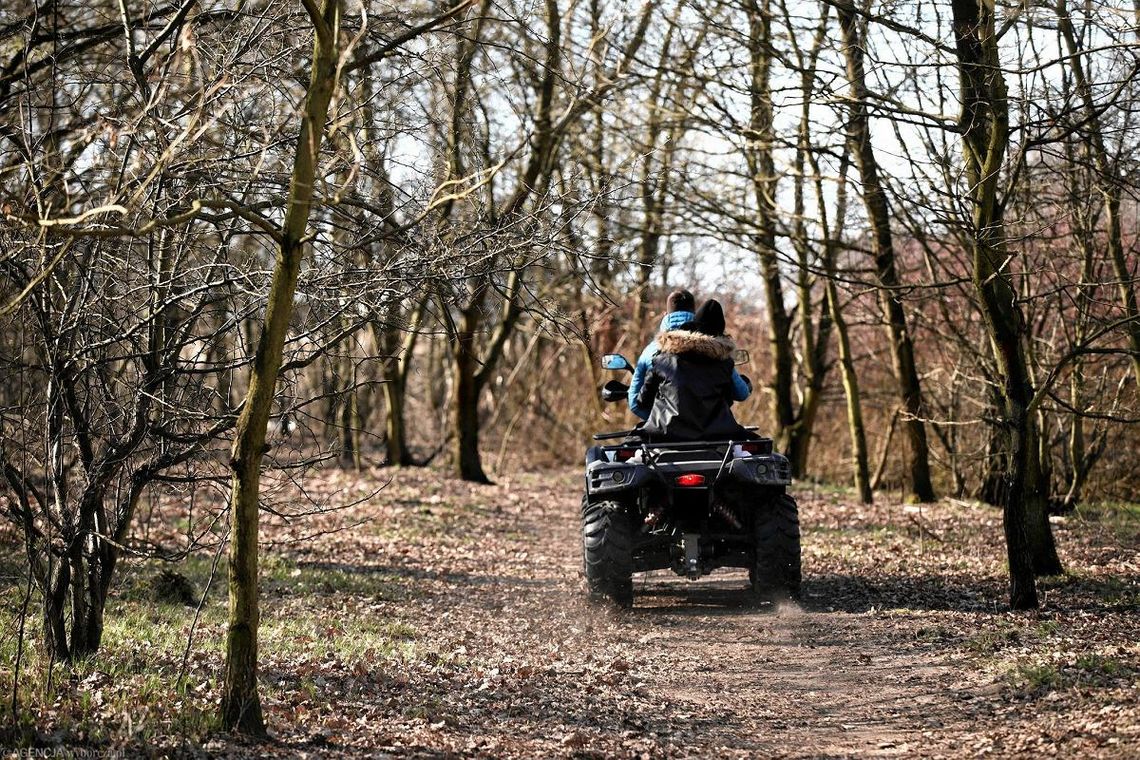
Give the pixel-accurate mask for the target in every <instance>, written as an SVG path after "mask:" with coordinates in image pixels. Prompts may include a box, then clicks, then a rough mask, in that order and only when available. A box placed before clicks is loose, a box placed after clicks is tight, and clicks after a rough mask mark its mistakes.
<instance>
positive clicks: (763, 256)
mask: <svg viewBox="0 0 1140 760" xmlns="http://www.w3.org/2000/svg"><path fill="white" fill-rule="evenodd" d="M747 8H748V53H749V59H750V60H749V77H750V85H749V98H750V103H749V121H748V133H747V135H746V137H747V139H748V147H747V149H746V151H745V155H746V158H747V161H748V170H749V173H750V174H751V176H752V190H753V193H754V195H755V197H756V207H757V219H756V226H757V233H756V235H755V236H754V241H755V247H756V255H757V257H758V258H759V261H760V274H761V276H762V277H763V279H764V295H765V306H766V308H767V315H768V344H769V348H770V351H771V357H770V360H771V362H772V381H771V391H772V396H771V398H772V401H771V403H772V423H773V424H774V426H775V428H776V429H775V435H774V437H775V442H776V446H777V448H779V449H780V450H781V451H785V452H787V451H788V450H789V449H790V447H791V439H792V428H793V426H794V425H795V424H796V419H795V412H794V408H793V405H792V367H793V365H792V343H791V318H790V317H789V316H788V310H787V307H786V306H785V305H784V288H783V283H782V281H781V279H780V264H779V254H778V252H777V250H776V184H777V183H776V165H775V161H774V159H773V157H772V150H773V142H774V139H775V129H774V126H773V115H772V86H771V75H772V74H771V71H772V40H771V35H772V13H771V7H770V3H769V0H759V2H757V1H756V0H749V3H748V6H747Z"/></svg>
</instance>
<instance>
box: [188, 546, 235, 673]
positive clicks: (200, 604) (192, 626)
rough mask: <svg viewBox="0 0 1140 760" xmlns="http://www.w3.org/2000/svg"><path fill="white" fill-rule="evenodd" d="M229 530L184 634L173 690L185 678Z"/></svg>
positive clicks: (215, 553) (217, 552) (219, 548)
mask: <svg viewBox="0 0 1140 760" xmlns="http://www.w3.org/2000/svg"><path fill="white" fill-rule="evenodd" d="M229 535H230V532H229V530H228V529H227V530H226V535H225V536H223V537H222V540H221V541H219V542H218V550H217V551H216V552H214V562H213V564H212V565H211V566H210V577H209V578H207V579H206V588H204V589H202V598H201V599H199V600H198V608H197V609H195V610H194V622H192V623H191V624H190V633H189V634H188V635H187V636H186V651H184V652H183V653H182V666H181V667H180V668H179V669H178V678H177V679H176V680H175V681H174V688H175V690H178V689H181V688H182V684H183V682H184V681H185V680H186V669H187V666H188V665H189V662H190V647H191V646H192V645H193V644H194V631H196V630H197V628H198V619H199V618H200V617H201V616H202V608H203V607H205V606H206V597H207V596H209V595H210V586H212V585H213V584H214V576H216V575H217V573H218V561H219V560H220V559H221V558H222V549H223V547H225V545H226V540H227V539H228V538H229Z"/></svg>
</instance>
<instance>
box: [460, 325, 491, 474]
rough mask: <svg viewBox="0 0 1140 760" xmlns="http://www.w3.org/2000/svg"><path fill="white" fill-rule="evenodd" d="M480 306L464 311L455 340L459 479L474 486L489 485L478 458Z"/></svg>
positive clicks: (480, 460)
mask: <svg viewBox="0 0 1140 760" xmlns="http://www.w3.org/2000/svg"><path fill="white" fill-rule="evenodd" d="M479 309H480V305H479V304H478V303H475V304H472V305H471V306H469V307H468V308H466V309H464V310H463V313H462V314H461V315H460V318H459V326H458V332H457V334H456V337H455V346H454V355H455V390H454V394H455V395H454V399H453V407H454V409H453V413H454V415H455V463H456V467H457V468H458V470H459V477H461V478H463V479H464V480H467V481H471V482H474V483H490V482H491V480H490V478H488V477H487V475H486V473H484V472H483V462H482V459H481V458H480V455H479V381H478V379H477V372H476V362H477V357H476V356H475V350H476V348H475V332H476V330H478V329H479Z"/></svg>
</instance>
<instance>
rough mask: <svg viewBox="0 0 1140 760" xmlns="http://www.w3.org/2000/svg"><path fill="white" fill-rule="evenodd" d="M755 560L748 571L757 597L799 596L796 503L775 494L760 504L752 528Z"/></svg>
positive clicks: (770, 598)
mask: <svg viewBox="0 0 1140 760" xmlns="http://www.w3.org/2000/svg"><path fill="white" fill-rule="evenodd" d="M754 531H755V532H754V537H755V542H756V543H755V548H756V561H755V563H754V564H753V567H752V569H751V570H750V571H749V573H748V576H749V580H750V581H751V583H752V590H753V591H754V592H755V593H756V594H757V595H758V596H760V597H761V598H764V599H769V600H774V599H779V598H791V599H797V598H799V595H800V574H801V570H800V516H799V508H798V507H797V506H796V500H795V499H793V498H792V497H791V496H788V495H787V494H779V495H777V496H775V497H773V498H771V499H769V500H767V501H766V503H764V504H762V505H760V508H759V511H758V512H757V514H756V522H755V528H754Z"/></svg>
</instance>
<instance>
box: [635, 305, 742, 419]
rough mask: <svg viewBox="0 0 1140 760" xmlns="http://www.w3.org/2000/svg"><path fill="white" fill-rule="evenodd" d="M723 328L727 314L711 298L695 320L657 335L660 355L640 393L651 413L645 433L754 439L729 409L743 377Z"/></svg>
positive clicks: (639, 401)
mask: <svg viewBox="0 0 1140 760" xmlns="http://www.w3.org/2000/svg"><path fill="white" fill-rule="evenodd" d="M724 327H725V324H724V310H723V309H722V308H721V305H720V303H719V302H717V301H715V300H712V299H710V300H708V301H705V302H704V303H703V304H702V305H701V308H700V309H699V310H697V312H696V314H695V315H694V318H693V320H691V321H689V322H686V323H684V324H682V325H680V326H679V327H678V328H676V329H673V330H667V331H665V332H663V333H661V334H660V335H658V336H657V344H658V346H660V353H658V354H657V355H656V356H655V357H654V358H653V362H652V364H651V365H650V368H649V371H648V372H646V374H645V379H644V382H643V384H642V385H641V389H640V391H639V392H638V395H637V405H638V406H639V407H641V408H643V409H651V410H652V411H651V412H650V414H649V419H648V420H647V421H646V423H645V425H644V427H642V428H641V430H640V431H639V432H640V433H641V434H642V435H648V436H649V437H650V438H654V439H658V440H673V441H685V440H699V439H701V438H748V437H751V434H750V433H748V432H747V431H746V430H745V429H744V428H743V427H741V426H740V424H739V423H738V422H737V421H736V419H735V418H734V417H733V416H732V410H731V408H730V407H731V405H732V401H733V400H734V399H735V398H736V396H737V395H738V394H737V393H736V382H735V379H734V378H737V377H740V375H738V374H737V373H736V371H735V369H734V368H733V353H734V352H735V351H736V344H735V343H733V341H732V338H730V337H729V336H727V335H725V334H724ZM741 383H742V384H744V385H745V386H746V387H748V383H747V381H746V380H743V379H741ZM749 390H751V389H750V388H749Z"/></svg>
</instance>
